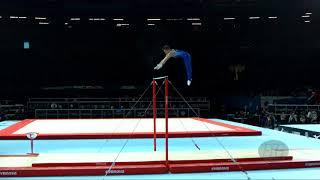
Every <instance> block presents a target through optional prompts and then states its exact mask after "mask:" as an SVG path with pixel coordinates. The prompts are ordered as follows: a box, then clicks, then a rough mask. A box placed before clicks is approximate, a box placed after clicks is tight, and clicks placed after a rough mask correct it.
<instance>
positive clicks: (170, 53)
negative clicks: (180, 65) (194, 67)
mask: <svg viewBox="0 0 320 180" xmlns="http://www.w3.org/2000/svg"><path fill="white" fill-rule="evenodd" d="M174 53H175V51H174V50H172V51H170V52H169V53H168V54H167V55H166V56H165V57H164V58H163V59H162V60H161V61H160V63H159V64H158V65H157V66H156V67H155V68H154V69H156V70H159V69H161V68H162V66H163V65H164V64H165V63H166V62H167V61H168V60H169V59H170V58H172V57H173V56H174Z"/></svg>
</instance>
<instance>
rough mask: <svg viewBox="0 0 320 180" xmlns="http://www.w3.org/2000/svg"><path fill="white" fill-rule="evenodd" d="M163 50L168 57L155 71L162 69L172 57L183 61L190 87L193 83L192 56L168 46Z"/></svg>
mask: <svg viewBox="0 0 320 180" xmlns="http://www.w3.org/2000/svg"><path fill="white" fill-rule="evenodd" d="M162 50H163V52H164V53H165V54H166V56H165V57H164V58H163V59H162V60H161V61H160V63H159V64H157V66H156V67H154V69H155V70H159V69H161V68H162V67H163V65H164V64H165V63H166V62H167V61H168V60H169V59H170V58H172V57H173V58H180V59H183V62H184V65H185V67H186V73H187V85H188V86H190V85H191V81H192V62H191V56H190V54H189V53H188V52H186V51H182V50H175V49H171V48H170V46H168V45H165V46H163V48H162Z"/></svg>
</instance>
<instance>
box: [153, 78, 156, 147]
mask: <svg viewBox="0 0 320 180" xmlns="http://www.w3.org/2000/svg"><path fill="white" fill-rule="evenodd" d="M156 83H157V82H156V80H155V79H154V80H153V81H152V103H153V105H152V108H153V149H154V151H157V121H156V119H157V95H156V89H157V84H156Z"/></svg>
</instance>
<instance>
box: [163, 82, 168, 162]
mask: <svg viewBox="0 0 320 180" xmlns="http://www.w3.org/2000/svg"><path fill="white" fill-rule="evenodd" d="M168 95H169V82H168V77H166V78H165V100H164V101H165V107H164V108H165V118H166V166H167V168H168V167H169V139H168V138H169V132H168V127H169V126H168V124H169V122H168V116H169V115H168Z"/></svg>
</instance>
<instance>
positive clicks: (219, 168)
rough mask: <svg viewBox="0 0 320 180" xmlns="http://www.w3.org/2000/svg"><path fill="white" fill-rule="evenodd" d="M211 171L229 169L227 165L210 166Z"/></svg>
mask: <svg viewBox="0 0 320 180" xmlns="http://www.w3.org/2000/svg"><path fill="white" fill-rule="evenodd" d="M211 171H229V167H228V166H220V167H212V168H211Z"/></svg>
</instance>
